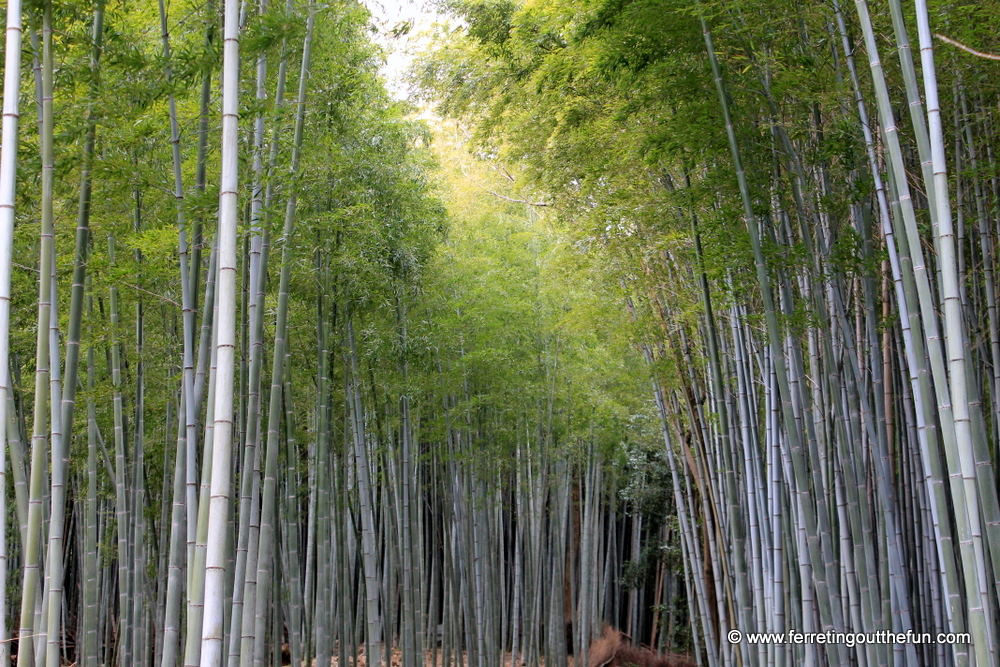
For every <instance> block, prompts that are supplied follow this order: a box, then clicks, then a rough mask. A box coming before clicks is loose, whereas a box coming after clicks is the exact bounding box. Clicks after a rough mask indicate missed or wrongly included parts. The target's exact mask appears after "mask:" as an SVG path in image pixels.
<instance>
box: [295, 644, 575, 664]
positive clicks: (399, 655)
mask: <svg viewBox="0 0 1000 667" xmlns="http://www.w3.org/2000/svg"><path fill="white" fill-rule="evenodd" d="M357 655H358V659H357V663H356V664H355V662H354V660H352V659H348V662H347V667H368V661H367V658H366V656H365V649H364V647H363V646H361V647H358V654H357ZM442 657H443V656H442V654H441V651H440V650H438V651H435V652H432V651H429V650H428V651H425V652H424V666H425V667H444V664H443V662H442ZM465 659H466V653H465V651H462V663H461V664H463V665H464V664H466V663H465ZM452 664H454V663H452ZM525 664H526V663H525V662H524V660H517V661H516V662H514V663H513V664H512V663H511V657H510V654H509V653H505V654H504V656H503V661H502V663H501V667H524V665H525ZM330 665H331V667H340V657H339V656H337V655H334V656H333V658H332V659H331V660H330ZM402 665H403V652H402V650H401V649H399V648H394V649H392V654H391V655H390V657H389V667H402ZM544 665H545V663H544V660H542V662H541V667H544ZM313 667H315V661H313ZM566 667H573V656H571V655H570V656H566Z"/></svg>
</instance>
